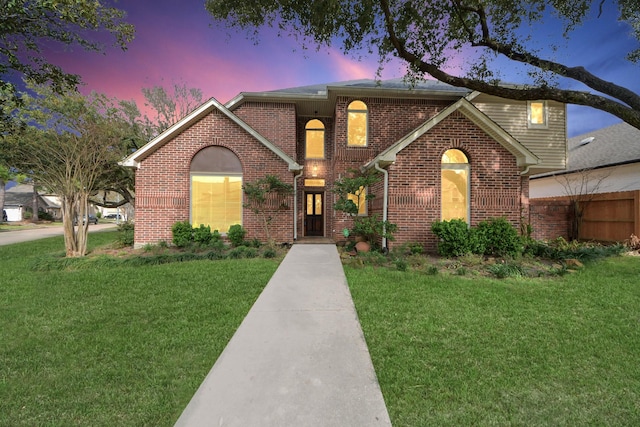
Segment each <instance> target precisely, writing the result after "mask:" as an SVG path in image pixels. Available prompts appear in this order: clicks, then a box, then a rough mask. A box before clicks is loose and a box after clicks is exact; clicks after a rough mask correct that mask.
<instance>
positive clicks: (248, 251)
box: [227, 246, 258, 259]
mask: <svg viewBox="0 0 640 427" xmlns="http://www.w3.org/2000/svg"><path fill="white" fill-rule="evenodd" d="M257 256H258V250H257V249H256V248H249V247H247V246H237V247H235V248H233V249H231V250H230V251H229V252H228V253H227V258H231V259H240V258H255V257H257Z"/></svg>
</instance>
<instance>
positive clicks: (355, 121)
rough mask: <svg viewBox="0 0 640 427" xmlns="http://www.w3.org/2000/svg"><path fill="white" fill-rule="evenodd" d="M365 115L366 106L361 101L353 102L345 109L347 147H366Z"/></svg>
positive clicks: (366, 120)
mask: <svg viewBox="0 0 640 427" xmlns="http://www.w3.org/2000/svg"><path fill="white" fill-rule="evenodd" d="M367 115H368V110H367V104H365V103H364V102H362V101H353V102H352V103H351V104H349V107H347V146H349V147H366V146H367V127H368V126H367V125H368V118H367Z"/></svg>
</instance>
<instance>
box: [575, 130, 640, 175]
mask: <svg viewBox="0 0 640 427" xmlns="http://www.w3.org/2000/svg"><path fill="white" fill-rule="evenodd" d="M568 149H569V151H568V158H567V171H576V170H581V169H589V168H598V167H604V166H614V165H618V164H624V163H633V162H640V130H638V129H636V128H634V127H633V126H631V125H630V124H627V123H625V122H622V123H618V124H615V125H613V126H609V127H606V128H603V129H598V130H596V131H593V132H588V133H585V134H583V135H578V136H574V137H573V138H569V142H568Z"/></svg>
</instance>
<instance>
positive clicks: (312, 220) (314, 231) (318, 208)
mask: <svg viewBox="0 0 640 427" xmlns="http://www.w3.org/2000/svg"><path fill="white" fill-rule="evenodd" d="M323 212H324V198H323V193H306V205H305V217H304V229H305V232H304V234H305V236H324V216H323Z"/></svg>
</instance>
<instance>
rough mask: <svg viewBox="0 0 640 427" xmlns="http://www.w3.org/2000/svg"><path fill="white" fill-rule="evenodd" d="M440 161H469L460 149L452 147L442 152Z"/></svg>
mask: <svg viewBox="0 0 640 427" xmlns="http://www.w3.org/2000/svg"><path fill="white" fill-rule="evenodd" d="M442 163H469V160H467V156H465V155H464V153H463V152H462V151H460V150H455V149H453V150H447V151H445V152H444V154H443V155H442Z"/></svg>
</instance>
